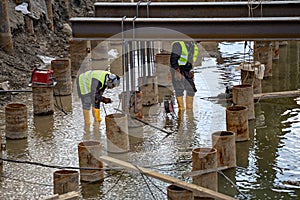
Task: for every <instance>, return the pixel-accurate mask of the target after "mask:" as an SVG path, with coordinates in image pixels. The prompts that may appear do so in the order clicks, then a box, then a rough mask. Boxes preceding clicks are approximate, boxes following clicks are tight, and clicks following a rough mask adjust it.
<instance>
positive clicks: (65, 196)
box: [43, 191, 80, 200]
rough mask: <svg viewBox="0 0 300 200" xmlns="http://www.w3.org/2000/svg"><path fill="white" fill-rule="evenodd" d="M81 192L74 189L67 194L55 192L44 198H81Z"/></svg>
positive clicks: (74, 199) (58, 199)
mask: <svg viewBox="0 0 300 200" xmlns="http://www.w3.org/2000/svg"><path fill="white" fill-rule="evenodd" d="M79 199H80V194H79V192H76V191H72V192H68V193H65V194H61V195H58V194H54V195H50V196H47V197H45V198H43V200H79Z"/></svg>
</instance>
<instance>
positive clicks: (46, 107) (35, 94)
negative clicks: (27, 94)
mask: <svg viewBox="0 0 300 200" xmlns="http://www.w3.org/2000/svg"><path fill="white" fill-rule="evenodd" d="M32 100H33V112H34V114H35V115H51V114H53V112H54V98H53V87H52V86H35V85H33V86H32Z"/></svg>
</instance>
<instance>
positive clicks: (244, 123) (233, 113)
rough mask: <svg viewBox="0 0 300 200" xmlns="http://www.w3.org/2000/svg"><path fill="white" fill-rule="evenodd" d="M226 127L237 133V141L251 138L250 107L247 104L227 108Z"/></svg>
mask: <svg viewBox="0 0 300 200" xmlns="http://www.w3.org/2000/svg"><path fill="white" fill-rule="evenodd" d="M226 129H227V131H232V132H234V133H235V141H247V140H249V128H248V109H247V107H246V106H239V105H235V106H230V107H228V108H226Z"/></svg>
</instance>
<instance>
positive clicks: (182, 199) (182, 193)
mask: <svg viewBox="0 0 300 200" xmlns="http://www.w3.org/2000/svg"><path fill="white" fill-rule="evenodd" d="M167 195H168V200H194V195H193V192H192V191H190V190H187V189H184V188H181V187H178V186H176V185H169V186H168V187H167Z"/></svg>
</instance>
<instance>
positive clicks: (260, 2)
mask: <svg viewBox="0 0 300 200" xmlns="http://www.w3.org/2000/svg"><path fill="white" fill-rule="evenodd" d="M252 2H254V1H252V0H248V17H253V10H255V9H257V8H258V7H259V6H260V16H261V17H262V16H263V13H262V0H260V1H259V4H257V5H256V6H255V7H253V4H252Z"/></svg>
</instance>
